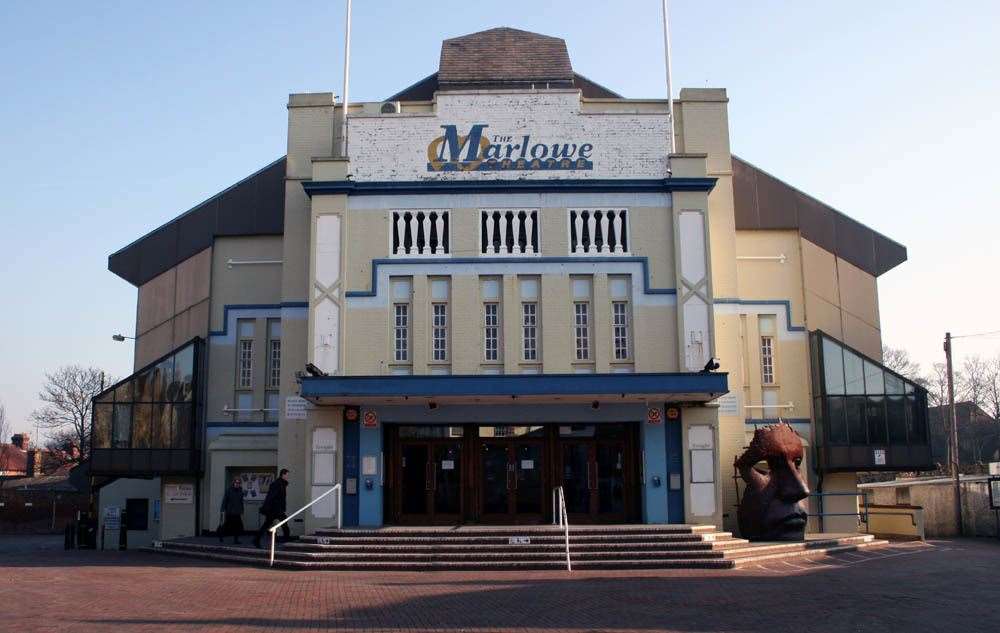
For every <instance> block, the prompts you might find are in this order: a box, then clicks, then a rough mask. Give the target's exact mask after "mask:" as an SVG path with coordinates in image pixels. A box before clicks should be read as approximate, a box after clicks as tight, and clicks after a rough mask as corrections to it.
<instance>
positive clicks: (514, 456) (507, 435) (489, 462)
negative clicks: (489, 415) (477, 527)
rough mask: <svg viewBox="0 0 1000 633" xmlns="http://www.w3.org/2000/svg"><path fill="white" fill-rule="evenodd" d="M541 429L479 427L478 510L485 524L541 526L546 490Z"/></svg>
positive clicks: (542, 428) (542, 429)
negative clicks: (529, 524) (535, 524)
mask: <svg viewBox="0 0 1000 633" xmlns="http://www.w3.org/2000/svg"><path fill="white" fill-rule="evenodd" d="M543 433H544V427H481V428H480V441H479V478H480V482H481V484H480V486H481V488H480V511H479V518H480V520H481V521H483V522H484V523H541V522H542V520H543V513H544V511H545V507H546V506H545V504H546V498H547V497H546V494H547V491H548V487H547V484H546V478H545V463H544V461H545V441H544V435H543Z"/></svg>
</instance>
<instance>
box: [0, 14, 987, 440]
mask: <svg viewBox="0 0 1000 633" xmlns="http://www.w3.org/2000/svg"><path fill="white" fill-rule="evenodd" d="M343 7H344V4H343V1H342V0H325V1H324V2H308V3H307V2H268V3H265V2H210V3H209V2H158V3H152V2H142V3H140V2H118V3H106V2H97V1H90V2H66V3H57V2H4V3H0V97H2V98H0V143H2V147H3V162H2V168H0V191H2V192H3V193H2V195H0V218H2V220H3V223H2V225H0V251H2V253H3V265H2V267H0V289H2V297H3V301H4V304H5V309H3V310H2V311H0V333H2V335H0V336H2V339H0V401H3V402H5V403H6V405H7V409H8V414H9V416H10V417H11V418H12V421H13V424H14V428H15V430H32V429H31V426H30V425H29V424H28V423H27V422H25V420H26V419H27V416H28V415H29V413H30V412H31V410H32V409H33V408H35V407H36V406H37V402H36V400H35V395H36V394H37V392H38V389H39V387H40V385H41V383H42V380H43V372H44V371H46V370H49V369H53V368H55V367H57V366H59V365H61V364H64V363H80V364H91V365H97V366H100V367H103V368H105V369H107V370H108V371H109V372H111V373H113V374H118V375H124V374H127V373H129V371H130V369H131V361H132V349H131V345H130V344H121V343H114V342H112V341H111V334H112V333H114V332H123V333H126V334H131V333H132V329H133V327H134V322H135V298H136V291H135V289H134V288H132V287H131V286H130V285H129V284H128V283H126V282H125V281H123V280H121V279H119V278H118V277H116V276H114V275H112V274H111V273H110V272H108V271H107V256H108V254H109V253H111V252H113V251H115V250H117V249H118V248H120V247H121V246H123V245H125V244H127V243H129V242H131V241H132V240H133V239H135V238H136V237H139V236H140V235H143V234H145V233H146V232H147V231H149V230H150V229H152V228H154V227H156V226H158V225H160V224H162V223H163V222H165V221H167V220H169V219H170V218H172V217H174V216H176V215H177V214H179V213H181V212H183V211H185V210H186V209H188V208H190V207H192V206H193V205H195V204H197V203H198V202H200V201H201V200H203V199H205V198H206V197H208V196H211V195H212V194H214V193H216V192H217V191H219V190H221V189H223V188H225V187H226V186H228V185H230V184H231V183H233V182H235V181H237V180H239V179H240V178H243V177H244V176H246V175H248V174H250V173H251V172H253V171H254V170H256V169H258V168H260V167H261V166H263V165H265V164H267V163H269V162H271V161H272V160H274V159H275V158H278V157H279V156H281V155H282V154H284V151H285V133H286V111H285V103H286V100H287V94H288V93H290V92H318V91H335V92H338V93H339V92H340V88H341V82H342V76H341V73H342V64H343V58H342V56H343V26H344V25H343ZM671 19H672V27H673V29H672V32H673V53H674V64H673V69H674V75H675V80H676V85H677V86H678V87H681V86H692V87H704V86H711V87H725V88H727V89H728V90H729V96H730V100H731V101H730V118H731V130H732V146H733V150H734V152H735V153H737V154H739V155H740V156H742V157H743V158H745V159H747V160H750V161H751V162H753V163H755V164H757V165H758V166H760V167H762V168H764V169H766V170H767V171H769V172H771V173H773V174H775V175H777V176H779V177H781V178H783V179H785V180H786V181H788V182H790V183H792V184H794V185H796V186H798V187H799V188H801V189H803V190H804V191H806V192H809V193H811V194H813V195H814V196H816V197H818V198H820V199H822V200H824V201H826V202H827V203H829V204H832V205H833V206H835V207H837V208H838V209H840V210H842V211H844V212H846V213H847V214H849V215H850V216H852V217H854V218H856V219H857V220H859V221H861V222H864V223H865V224H867V225H869V226H871V227H873V228H875V229H877V230H879V231H881V232H883V233H885V234H886V235H888V236H889V237H891V238H893V239H895V240H897V241H899V242H902V243H903V244H905V245H906V246H907V247H908V248H909V261H908V262H907V263H905V264H903V265H902V266H900V267H899V268H897V269H895V270H893V271H892V272H890V273H888V274H886V275H885V276H883V277H882V278H881V279H880V280H879V285H880V291H881V292H880V294H881V302H882V325H883V336H884V340H885V341H886V342H887V343H889V344H891V345H894V346H901V347H905V348H907V349H909V350H910V351H911V352H912V353H913V354H914V355H915V356H916V358H917V359H918V360H919V361H921V362H922V363H923V364H925V365H928V364H930V363H931V362H935V361H938V360H941V353H940V340H941V338H942V336H943V333H944V331H945V330H946V329H949V328H950V329H951V330H952V331H953V332H955V333H966V332H979V331H985V330H997V329H1000V299H998V296H997V287H998V281H997V279H996V275H997V271H998V268H1000V266H998V264H1000V255H998V251H1000V239H998V233H1000V220H998V219H997V216H998V213H997V212H998V208H997V207H998V202H997V201H998V200H1000V178H998V177H997V175H996V169H995V164H996V162H997V155H996V154H997V149H998V147H1000V107H998V100H1000V79H998V77H1000V73H998V72H997V68H996V64H997V60H998V59H1000V44H998V40H1000V36H998V31H997V25H998V24H1000V3H997V2H963V3H960V4H959V5H949V4H948V3H943V2H929V1H908V2H905V3H904V2H844V1H837V2H829V1H827V2H791V1H788V2H752V3H751V2H735V1H733V2H705V1H701V0H699V1H695V0H674V1H673V2H671ZM494 26H512V27H517V28H522V29H527V30H531V31H537V32H540V33H545V34H548V35H555V36H559V37H562V38H565V39H566V41H567V43H568V45H569V51H570V56H571V58H572V62H573V67H574V69H575V70H577V71H578V72H580V73H582V74H584V75H587V76H588V77H590V78H592V79H593V80H595V81H597V82H599V83H602V84H605V85H607V86H608V87H610V88H612V89H613V90H616V91H618V92H620V93H622V94H624V95H626V96H629V97H661V96H663V95H664V79H663V77H664V73H663V53H662V46H663V42H662V33H661V23H660V12H659V0H643V1H639V0H631V1H627V2H626V1H616V2H597V1H594V2H581V1H550V2H539V1H538V0H531V1H521V0H508V1H507V2H504V3H480V2H468V1H467V0H466V1H462V2H457V1H438V2H404V1H399V0H397V1H393V2H390V1H383V0H378V1H375V0H368V1H366V0H358V1H356V2H355V7H354V24H353V38H354V41H353V48H352V80H351V97H352V100H376V99H380V98H384V97H386V96H389V95H391V94H392V93H394V92H396V91H397V90H399V89H401V88H403V87H405V86H407V85H409V84H411V83H412V82H414V81H416V80H417V79H420V78H422V77H424V76H426V75H428V74H430V73H432V72H434V71H435V70H436V69H437V62H438V55H439V52H440V43H441V40H442V39H444V38H447V37H453V36H456V35H462V34H466V33H471V32H474V31H478V30H481V29H485V28H490V27H494ZM956 350H957V352H958V353H959V354H964V353H981V354H984V355H990V356H992V355H994V354H996V353H997V352H998V351H1000V337H995V338H980V339H968V340H965V341H962V342H961V343H958V344H956Z"/></svg>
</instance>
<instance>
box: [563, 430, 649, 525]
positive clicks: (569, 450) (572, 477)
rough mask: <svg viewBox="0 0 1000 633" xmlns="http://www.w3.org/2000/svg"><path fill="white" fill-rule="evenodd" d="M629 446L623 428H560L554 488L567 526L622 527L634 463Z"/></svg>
mask: <svg viewBox="0 0 1000 633" xmlns="http://www.w3.org/2000/svg"><path fill="white" fill-rule="evenodd" d="M630 446H631V443H630V441H629V439H628V428H627V427H625V425H621V424H597V425H595V424H574V425H568V426H560V427H559V440H558V452H557V455H558V456H559V459H560V464H559V469H558V471H557V472H558V474H559V477H560V480H559V481H558V482H557V484H556V485H561V486H562V487H563V494H564V495H565V497H566V512H567V513H568V514H569V515H570V522H572V521H574V520H575V521H583V522H594V523H621V522H625V521H626V520H627V519H628V518H629V511H630V509H631V505H632V504H631V502H630V499H629V495H630V494H631V490H632V488H633V486H634V476H633V475H632V474H631V470H630V469H632V468H634V463H635V460H634V459H632V455H631V454H630V452H629V450H630Z"/></svg>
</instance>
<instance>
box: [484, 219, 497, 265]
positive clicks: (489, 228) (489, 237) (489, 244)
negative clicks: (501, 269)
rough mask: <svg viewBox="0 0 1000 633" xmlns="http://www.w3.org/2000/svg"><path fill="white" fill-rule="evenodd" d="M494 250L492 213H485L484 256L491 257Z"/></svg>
mask: <svg viewBox="0 0 1000 633" xmlns="http://www.w3.org/2000/svg"><path fill="white" fill-rule="evenodd" d="M495 253H496V250H495V249H494V248H493V212H492V211H487V212H486V254H487V255H493V254H495Z"/></svg>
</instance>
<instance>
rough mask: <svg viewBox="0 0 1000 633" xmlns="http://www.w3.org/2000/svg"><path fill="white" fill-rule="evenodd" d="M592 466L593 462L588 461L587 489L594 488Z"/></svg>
mask: <svg viewBox="0 0 1000 633" xmlns="http://www.w3.org/2000/svg"><path fill="white" fill-rule="evenodd" d="M591 466H592V464H591V463H590V462H587V490H593V489H594V485H593V484H592V483H591V481H592V479H591V477H590V467H591Z"/></svg>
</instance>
